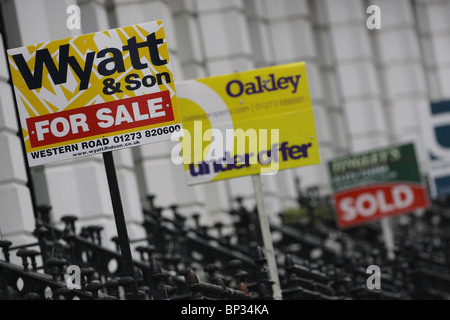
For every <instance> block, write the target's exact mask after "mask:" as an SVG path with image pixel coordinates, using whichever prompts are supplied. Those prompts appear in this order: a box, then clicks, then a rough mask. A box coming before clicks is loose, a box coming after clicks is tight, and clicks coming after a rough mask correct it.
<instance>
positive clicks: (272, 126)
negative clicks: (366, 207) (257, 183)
mask: <svg viewBox="0 0 450 320" xmlns="http://www.w3.org/2000/svg"><path fill="white" fill-rule="evenodd" d="M176 86H177V95H178V103H179V105H180V111H181V116H182V123H183V127H184V129H185V132H184V138H183V140H182V142H181V144H180V147H181V149H182V156H183V158H182V160H183V164H184V169H185V173H186V180H187V183H188V184H190V185H191V184H196V183H204V182H210V181H216V180H223V179H229V178H234V177H240V176H245V175H252V174H275V173H276V172H277V171H278V170H282V169H288V168H294V167H300V166H307V165H312V164H318V163H320V155H319V144H318V142H317V135H316V130H315V125H314V115H313V110H312V107H311V99H310V96H309V88H308V79H307V75H306V67H305V64H304V63H303V62H298V63H293V64H287V65H281V66H274V67H268V68H261V69H256V70H252V71H245V72H238V73H234V74H229V75H223V76H217V77H210V78H203V79H196V80H189V81H183V82H179V83H177V84H176ZM180 162H181V161H180Z"/></svg>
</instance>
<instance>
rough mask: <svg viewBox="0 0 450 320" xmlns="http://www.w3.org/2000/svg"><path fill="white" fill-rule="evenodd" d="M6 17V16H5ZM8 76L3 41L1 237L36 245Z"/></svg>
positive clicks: (0, 69)
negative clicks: (32, 233)
mask: <svg viewBox="0 0 450 320" xmlns="http://www.w3.org/2000/svg"><path fill="white" fill-rule="evenodd" d="M4 13H7V12H4ZM8 80H9V72H8V65H7V57H6V54H5V47H4V44H3V40H2V39H1V38H0V150H2V151H1V152H0V203H1V204H2V208H1V214H0V233H1V238H2V239H8V240H10V241H12V242H13V244H14V245H20V244H25V243H31V242H34V240H33V237H32V235H31V232H32V231H33V229H34V216H33V206H32V200H31V195H30V191H29V189H28V187H27V186H26V184H27V183H28V179H27V175H26V171H25V160H24V156H23V152H22V146H21V144H22V141H21V140H20V139H19V137H18V136H17V132H18V130H19V128H18V125H17V117H16V111H15V107H14V97H13V93H12V90H11V86H10V85H9V84H8V83H7V81H8Z"/></svg>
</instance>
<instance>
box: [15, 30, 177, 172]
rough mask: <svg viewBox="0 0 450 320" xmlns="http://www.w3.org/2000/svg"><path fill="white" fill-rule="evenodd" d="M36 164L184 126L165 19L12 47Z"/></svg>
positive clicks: (158, 136) (158, 137)
mask: <svg viewBox="0 0 450 320" xmlns="http://www.w3.org/2000/svg"><path fill="white" fill-rule="evenodd" d="M8 61H9V65H10V69H11V74H12V80H13V84H14V90H15V95H16V100H17V104H18V109H19V114H20V121H21V126H22V132H23V136H24V142H25V147H26V151H27V156H28V162H29V164H30V166H35V165H41V164H45V163H50V162H54V161H59V160H67V159H74V158H77V157H81V156H88V155H93V154H96V153H101V152H105V151H110V150H116V149H121V148H126V147H132V146H139V145H142V144H146V143H152V142H157V141H162V140H169V139H170V137H171V135H172V134H173V133H175V132H177V131H180V132H182V131H183V130H182V126H181V118H180V113H179V108H178V103H177V99H176V94H175V86H174V79H173V74H172V68H171V64H170V60H169V52H168V48H167V43H166V39H165V34H164V27H163V23H162V21H153V22H148V23H143V24H138V25H133V26H128V27H122V28H117V29H112V30H106V31H101V32H96V33H91V34H85V35H81V36H77V37H73V38H67V39H62V40H56V41H51V42H46V43H40V44H37V45H31V46H27V47H21V48H16V49H10V50H8Z"/></svg>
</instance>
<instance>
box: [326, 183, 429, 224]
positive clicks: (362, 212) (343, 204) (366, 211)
mask: <svg viewBox="0 0 450 320" xmlns="http://www.w3.org/2000/svg"><path fill="white" fill-rule="evenodd" d="M334 201H335V203H336V211H337V218H338V222H339V225H340V226H341V227H343V228H344V227H351V226H354V225H358V224H362V223H366V222H369V221H372V220H378V219H381V218H383V217H385V216H394V215H398V214H403V213H408V212H411V211H413V210H415V209H419V208H422V207H423V206H427V204H428V199H427V195H426V192H425V190H424V188H423V186H422V185H420V184H408V183H402V184H397V183H386V184H376V185H370V186H367V187H363V188H354V189H348V190H345V191H342V192H337V193H336V194H335V195H334Z"/></svg>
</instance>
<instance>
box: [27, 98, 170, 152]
mask: <svg viewBox="0 0 450 320" xmlns="http://www.w3.org/2000/svg"><path fill="white" fill-rule="evenodd" d="M172 120H174V115H173V110H172V101H171V99H170V93H169V91H161V92H155V93H151V94H146V95H141V96H137V97H132V98H127V99H122V100H116V101H110V102H105V103H100V104H96V105H93V106H89V108H87V107H84V108H76V109H71V110H66V111H62V112H58V113H50V114H46V115H42V116H38V117H34V118H28V119H27V126H28V129H29V132H30V143H31V147H33V148H36V147H41V146H46V145H51V144H54V143H60V142H65V141H70V140H75V139H79V138H85V137H92V136H97V135H100V134H106V133H110V132H116V131H122V130H129V129H135V128H140V127H146V126H150V125H155V124H159V123H165V122H168V121H172Z"/></svg>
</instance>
